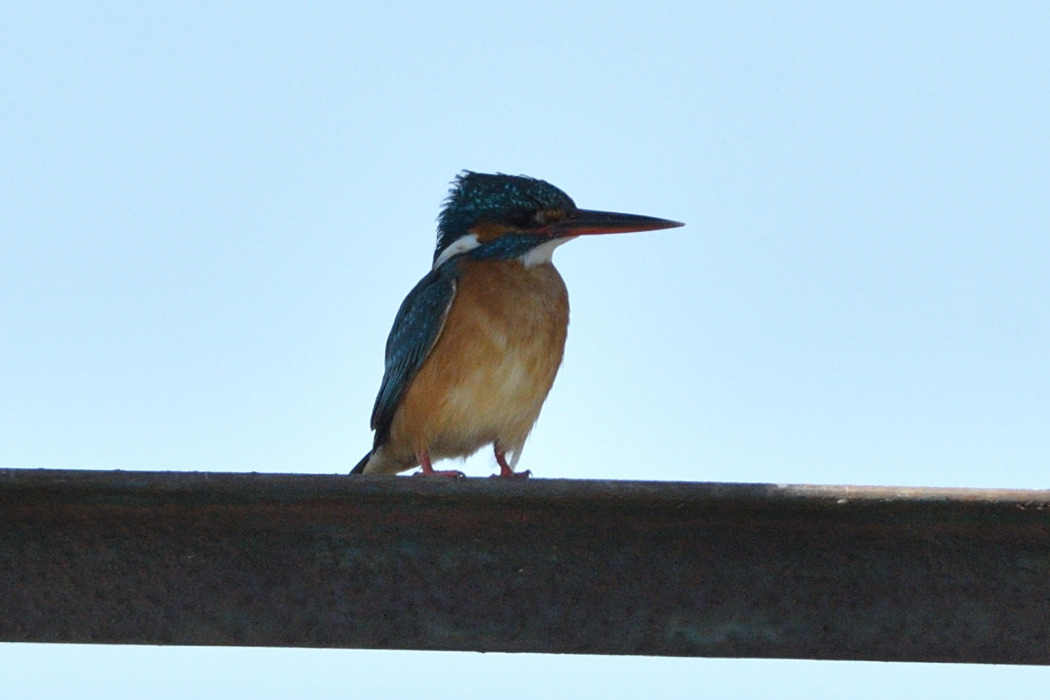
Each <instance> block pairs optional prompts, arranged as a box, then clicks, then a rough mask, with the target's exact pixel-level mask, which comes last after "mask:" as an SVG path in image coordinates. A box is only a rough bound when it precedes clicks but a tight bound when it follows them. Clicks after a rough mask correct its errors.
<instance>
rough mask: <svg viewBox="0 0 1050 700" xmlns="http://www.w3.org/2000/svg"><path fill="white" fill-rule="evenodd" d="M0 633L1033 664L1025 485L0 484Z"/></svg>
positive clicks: (1038, 565) (1044, 576) (1047, 610)
mask: <svg viewBox="0 0 1050 700" xmlns="http://www.w3.org/2000/svg"><path fill="white" fill-rule="evenodd" d="M0 640H3V641H33V642H82V643H88V642H91V643H128V644H130V643H135V644H202V645H263V646H309V647H355V648H397V649H460V650H475V651H532V652H555V653H561V652H568V653H591V654H655V655H682V656H690V655H695V656H751V657H789V658H811V659H881V660H899V661H958V662H963V661H965V662H987V663H1028V664H1046V663H1050V492H1047V491H966V490H944V489H892V488H879V489H865V488H856V487H804V486H801V487H798V486H788V487H779V486H773V485H746V484H745V485H739V484H691V483H690V484H683V483H656V482H602V481H561V480H531V481H527V482H519V481H509V480H506V481H504V480H488V479H468V480H462V481H453V480H447V479H426V480H424V479H410V478H391V477H340V476H291V475H260V474H203V473H142V472H69V471H50V470H48V471H44V470H0Z"/></svg>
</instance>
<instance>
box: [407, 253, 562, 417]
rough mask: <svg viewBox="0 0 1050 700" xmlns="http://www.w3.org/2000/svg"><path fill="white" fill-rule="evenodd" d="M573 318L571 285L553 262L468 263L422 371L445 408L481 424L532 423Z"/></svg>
mask: <svg viewBox="0 0 1050 700" xmlns="http://www.w3.org/2000/svg"><path fill="white" fill-rule="evenodd" d="M568 324H569V299H568V293H567V292H566V289H565V283H564V282H563V281H562V279H561V275H559V274H558V271H557V270H555V269H554V266H553V265H551V264H549V263H548V264H543V265H536V266H533V267H525V266H524V265H522V264H521V263H520V262H517V261H486V262H474V263H469V264H466V263H465V264H464V269H463V272H462V276H461V277H460V278H459V279H458V281H457V287H456V296H455V299H454V300H453V303H452V308H451V309H450V310H449V315H448V318H447V319H446V321H445V326H444V328H443V330H442V332H441V337H440V338H439V340H438V343H437V344H436V345H435V347H434V350H433V352H432V353H431V356H430V358H428V360H427V363H426V366H425V367H424V372H423V373H424V374H426V375H427V378H426V384H428V385H431V386H432V387H433V394H432V398H433V399H434V400H436V401H437V403H439V404H440V405H441V410H440V413H441V415H443V416H444V417H445V418H446V419H447V420H448V421H451V422H459V421H460V420H461V419H462V420H463V421H467V420H468V417H469V421H471V422H472V424H474V425H477V426H478V427H479V428H481V427H482V426H481V425H480V424H478V423H477V421H481V422H482V423H485V424H490V425H489V427H490V428H491V429H496V428H497V427H498V426H501V425H506V424H508V423H517V422H518V421H522V422H523V424H524V423H528V428H531V424H532V422H534V421H535V419H536V417H537V416H538V415H539V410H540V407H541V406H542V404H543V401H544V399H545V398H546V397H547V393H548V392H549V391H550V388H551V385H552V384H553V382H554V376H555V375H556V374H557V371H558V367H559V365H560V364H561V360H562V353H563V351H564V348H565V337H566V333H567V329H568ZM441 422H442V423H445V420H442V421H441ZM482 432H486V433H487V432H489V430H488V429H482ZM526 432H527V429H526Z"/></svg>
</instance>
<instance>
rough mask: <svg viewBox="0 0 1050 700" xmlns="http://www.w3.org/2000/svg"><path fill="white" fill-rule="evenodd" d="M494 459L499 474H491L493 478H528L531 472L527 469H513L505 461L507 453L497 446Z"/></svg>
mask: <svg viewBox="0 0 1050 700" xmlns="http://www.w3.org/2000/svg"><path fill="white" fill-rule="evenodd" d="M496 461H497V462H498V463H499V475H498V476H497V475H496V474H493V475H492V478H493V479H496V478H500V479H528V478H529V477H530V476H532V472H531V471H529V470H528V469H526V470H525V471H523V472H516V471H514V470H513V469H512V468H511V466H510V465H509V464H508V463H507V453H506V452H504V451H503V450H501V449H500V448H498V447H497V448H496Z"/></svg>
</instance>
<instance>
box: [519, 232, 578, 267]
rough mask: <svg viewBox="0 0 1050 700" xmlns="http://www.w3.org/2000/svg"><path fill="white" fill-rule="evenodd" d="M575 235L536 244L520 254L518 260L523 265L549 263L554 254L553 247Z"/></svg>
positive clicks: (533, 265)
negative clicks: (523, 253)
mask: <svg viewBox="0 0 1050 700" xmlns="http://www.w3.org/2000/svg"><path fill="white" fill-rule="evenodd" d="M574 238H576V236H569V237H567V238H555V239H554V240H551V241H547V242H546V243H541V244H540V245H538V246H536V247H535V248H533V249H532V250H530V251H529V252H528V253H525V255H522V256H521V258H520V260H521V262H522V264H523V265H524V266H525V267H535V266H536V265H543V264H544V263H549V262H550V261H551V257H552V256H553V255H554V249H555V248H557V247H558V246H560V245H561V244H562V243H568V242H569V241H571V240H572V239H574Z"/></svg>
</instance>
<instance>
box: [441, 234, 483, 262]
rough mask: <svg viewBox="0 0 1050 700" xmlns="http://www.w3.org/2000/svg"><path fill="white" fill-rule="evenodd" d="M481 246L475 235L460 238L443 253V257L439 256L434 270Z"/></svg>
mask: <svg viewBox="0 0 1050 700" xmlns="http://www.w3.org/2000/svg"><path fill="white" fill-rule="evenodd" d="M479 245H481V243H480V242H479V241H478V237H477V236H475V235H474V234H473V233H468V234H467V235H465V236H460V237H459V238H457V239H456V240H455V241H453V242H452V245H450V246H449V247H448V248H445V249H444V250H443V251H441V255H439V256H438V259H437V260H435V261H434V268H433V269H435V270H436V269H438V268H439V267H441V266H442V265H443V264H444V263H445V261H447V260H448V259H449V258H451V257H452V256H453V255H459V254H460V253H466V252H467V251H468V250H474V249H475V248H477V247H478V246H479Z"/></svg>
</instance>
